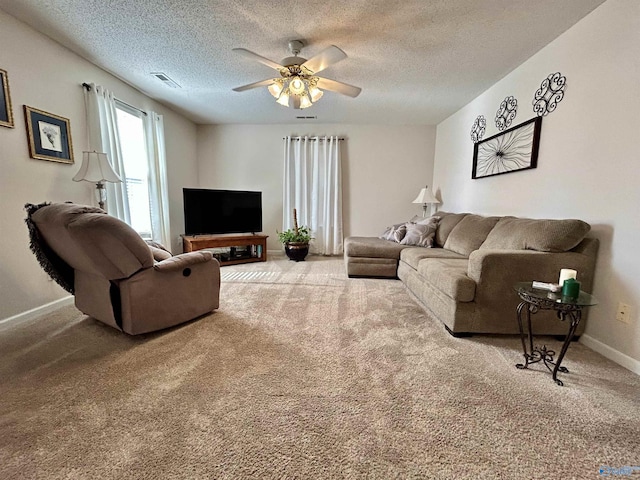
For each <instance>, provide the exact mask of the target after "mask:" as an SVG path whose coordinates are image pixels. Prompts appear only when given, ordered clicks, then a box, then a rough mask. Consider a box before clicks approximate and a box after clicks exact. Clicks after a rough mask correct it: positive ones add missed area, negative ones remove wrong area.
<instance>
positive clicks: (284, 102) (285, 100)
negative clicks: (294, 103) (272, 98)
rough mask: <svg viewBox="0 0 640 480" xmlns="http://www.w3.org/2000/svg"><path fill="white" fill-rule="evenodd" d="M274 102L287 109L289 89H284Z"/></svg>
mask: <svg viewBox="0 0 640 480" xmlns="http://www.w3.org/2000/svg"><path fill="white" fill-rule="evenodd" d="M276 102H278V103H279V104H280V105H282V106H283V107H288V106H289V89H288V88H287V89H285V90H284V91H283V92H282V93H281V94H280V96H279V97H278V100H276Z"/></svg>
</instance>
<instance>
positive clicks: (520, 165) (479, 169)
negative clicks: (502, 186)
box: [471, 117, 542, 179]
mask: <svg viewBox="0 0 640 480" xmlns="http://www.w3.org/2000/svg"><path fill="white" fill-rule="evenodd" d="M541 126H542V117H536V118H532V119H531V120H527V121H526V122H524V123H521V124H520V125H516V126H515V127H512V128H510V129H508V130H505V131H504V132H501V133H498V134H497V135H494V136H492V137H489V138H487V139H486V140H483V141H481V142H478V143H476V144H475V145H474V147H473V171H472V173H471V178H473V179H475V178H483V177H491V176H493V175H501V174H503V173H511V172H516V171H518V170H528V169H531V168H536V167H537V165H538V146H539V144H540V128H541Z"/></svg>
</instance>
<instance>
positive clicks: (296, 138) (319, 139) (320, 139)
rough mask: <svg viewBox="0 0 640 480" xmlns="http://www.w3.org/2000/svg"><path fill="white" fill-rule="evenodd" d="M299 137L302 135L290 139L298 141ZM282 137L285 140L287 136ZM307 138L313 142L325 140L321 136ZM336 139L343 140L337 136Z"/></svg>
mask: <svg viewBox="0 0 640 480" xmlns="http://www.w3.org/2000/svg"><path fill="white" fill-rule="evenodd" d="M301 138H302V137H291V140H295V141H296V142H299V141H300V139H301ZM282 139H283V140H286V139H287V137H282ZM309 140H311V141H312V142H315V141H316V140H318V141H320V142H324V141H325V139H324V138H322V137H320V138H313V137H311V138H309ZM338 140H339V141H340V142H341V141H343V140H344V138H338Z"/></svg>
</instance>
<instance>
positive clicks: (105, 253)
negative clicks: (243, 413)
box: [25, 203, 220, 335]
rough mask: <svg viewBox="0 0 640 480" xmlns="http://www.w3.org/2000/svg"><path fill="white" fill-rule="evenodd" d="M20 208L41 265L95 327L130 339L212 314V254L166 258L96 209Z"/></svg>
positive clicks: (215, 274)
mask: <svg viewBox="0 0 640 480" xmlns="http://www.w3.org/2000/svg"><path fill="white" fill-rule="evenodd" d="M25 208H26V210H27V212H28V218H27V219H26V222H27V225H28V226H29V231H30V235H31V249H32V250H33V251H34V253H35V254H36V257H37V258H38V260H39V261H40V264H41V265H42V266H43V268H44V269H45V270H46V271H47V273H49V275H51V277H52V278H53V279H54V280H56V281H57V282H58V283H59V284H60V285H61V286H62V287H63V288H65V289H66V290H68V291H69V292H70V293H73V294H74V295H75V304H76V307H77V308H78V309H79V310H80V311H81V312H83V313H85V314H87V315H90V316H91V317H93V318H95V319H96V320H100V321H101V322H104V323H106V324H107V325H110V326H112V327H114V328H117V329H119V330H122V331H124V332H126V333H129V334H131V335H136V334H140V333H147V332H152V331H155V330H161V329H163V328H167V327H171V326H173V325H178V324H180V323H182V322H186V321H188V320H192V319H194V318H196V317H199V316H200V315H203V314H205V313H209V312H211V311H212V310H215V309H216V308H218V306H219V294H220V264H219V263H218V261H217V260H216V259H215V258H213V256H212V254H211V253H210V252H191V253H185V254H182V255H177V256H175V257H174V256H171V254H170V253H168V252H166V251H162V250H160V249H155V248H153V247H150V246H149V245H148V244H147V243H146V242H145V241H144V240H143V239H142V238H141V237H140V236H139V235H138V234H137V233H136V231H135V230H133V229H132V228H131V227H130V226H129V225H127V224H126V223H124V222H122V221H120V220H118V219H117V218H115V217H112V216H110V215H108V214H107V213H106V212H105V211H104V210H101V209H99V208H94V207H88V206H84V205H76V204H73V203H54V204H41V205H31V204H28V205H26V206H25ZM152 251H153V253H152ZM154 253H155V255H156V259H154ZM158 260H161V261H158Z"/></svg>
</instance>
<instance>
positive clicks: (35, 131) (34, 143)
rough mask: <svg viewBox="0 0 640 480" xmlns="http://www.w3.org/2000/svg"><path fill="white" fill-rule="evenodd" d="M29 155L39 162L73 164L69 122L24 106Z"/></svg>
mask: <svg viewBox="0 0 640 480" xmlns="http://www.w3.org/2000/svg"><path fill="white" fill-rule="evenodd" d="M24 118H25V120H26V122H27V140H28V142H29V155H31V158H37V159H38V160H50V161H52V162H60V163H73V149H72V148H71V145H72V144H71V126H70V124H69V120H68V119H66V118H63V117H59V116H58V115H54V114H52V113H47V112H43V111H42V110H38V109H37V108H31V107H28V106H26V105H25V106H24Z"/></svg>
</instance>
